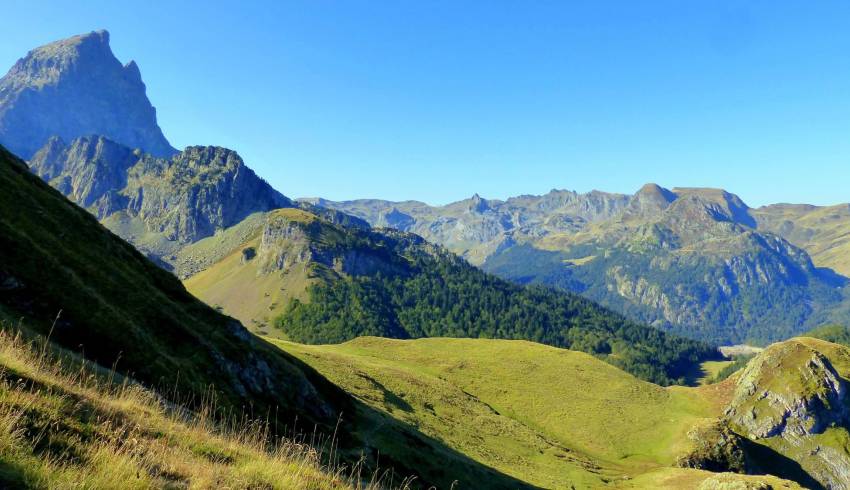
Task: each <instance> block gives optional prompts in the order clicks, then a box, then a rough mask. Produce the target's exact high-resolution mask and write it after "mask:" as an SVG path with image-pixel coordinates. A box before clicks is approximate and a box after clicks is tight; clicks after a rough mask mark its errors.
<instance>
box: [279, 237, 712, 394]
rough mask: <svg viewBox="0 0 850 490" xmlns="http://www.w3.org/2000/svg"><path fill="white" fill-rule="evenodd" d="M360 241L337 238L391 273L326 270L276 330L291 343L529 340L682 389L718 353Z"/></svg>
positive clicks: (408, 250) (451, 261)
mask: <svg viewBox="0 0 850 490" xmlns="http://www.w3.org/2000/svg"><path fill="white" fill-rule="evenodd" d="M346 235H348V234H346ZM358 235H359V236H357V237H353V238H349V237H344V236H336V237H335V243H334V244H333V248H334V249H335V250H336V253H337V254H338V255H344V254H343V253H342V251H343V250H348V254H347V255H346V256H347V257H351V256H352V254H351V253H350V252H351V250H352V248H351V247H356V248H355V250H357V252H358V253H357V254H355V255H356V256H358V257H359V259H358V260H359V261H360V262H366V263H375V262H376V260H375V259H376V258H377V259H380V262H381V263H382V264H386V265H385V266H382V267H377V268H376V271H373V273H363V274H359V275H358V274H334V273H332V272H331V271H328V270H323V271H317V275H320V276H322V277H328V276H331V275H332V276H333V277H332V278H329V279H326V280H323V281H319V282H318V283H317V284H314V285H313V286H311V287H310V289H309V297H310V300H309V302H300V301H297V300H294V301H292V303H290V305H289V306H288V308H287V309H286V311H285V312H284V314H283V315H281V316H280V317H279V318H278V319H277V321H276V325H277V326H278V327H279V328H282V329H283V330H284V331H285V333H286V334H287V335H288V336H289V338H291V339H292V340H295V341H298V342H305V343H336V342H343V341H345V340H349V339H352V338H354V337H357V336H361V335H375V336H383V337H393V338H418V337H472V338H500V339H522V340H530V341H535V342H540V343H544V344H548V345H553V346H558V347H565V348H570V349H574V350H580V351H584V352H588V353H591V354H594V355H596V356H599V357H600V358H602V359H604V360H607V361H608V362H610V363H611V364H614V365H616V366H618V367H621V368H623V369H624V370H626V371H628V372H630V373H632V374H634V375H636V376H638V377H640V378H643V379H646V380H649V381H653V382H656V383H659V384H671V383H681V382H683V378H682V375H683V373H684V372H685V371H686V370H687V368H688V367H689V366H691V365H692V364H693V363H694V362H697V361H699V360H700V359H704V358H707V357H710V356H712V355H713V354H714V350H713V349H712V348H711V347H710V346H708V345H707V344H703V343H700V342H695V341H692V340H687V339H684V338H680V337H676V336H672V335H667V334H665V333H664V332H661V331H659V330H657V329H654V328H651V327H648V326H645V325H641V324H637V323H634V322H631V321H628V320H626V319H625V318H623V317H622V316H620V315H618V314H615V313H613V312H611V311H609V310H607V309H605V308H603V307H601V306H599V305H597V304H595V303H593V302H592V301H589V300H587V299H584V298H582V297H580V296H577V295H574V294H570V293H564V292H557V291H554V290H551V289H549V288H545V287H541V286H532V287H522V286H518V285H515V284H512V283H509V282H507V281H504V280H502V279H499V278H497V277H495V276H492V275H489V274H486V273H484V272H482V271H481V270H479V269H477V268H474V267H472V266H470V265H469V264H467V263H466V262H465V261H463V260H461V259H458V258H457V257H455V256H453V255H451V254H448V253H447V252H445V251H443V250H441V249H438V248H436V247H434V246H432V245H428V244H424V243H422V242H419V241H416V240H410V238H409V237H410V235H406V236H405V235H403V234H399V233H395V234H394V236H387V235H380V234H377V233H369V234H368V235H369V236H368V238H367V239H366V240H364V237H365V236H366V233H365V232H364V233H359V234H358ZM325 242H327V240H325ZM425 249H427V251H425ZM363 257H370V259H369V260H366V259H364V258H363ZM349 260H353V259H349ZM402 265H403V266H402Z"/></svg>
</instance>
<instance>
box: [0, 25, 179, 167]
mask: <svg viewBox="0 0 850 490" xmlns="http://www.w3.org/2000/svg"><path fill="white" fill-rule="evenodd" d="M145 92H146V88H145V84H144V83H143V82H142V77H141V73H140V72H139V67H138V66H137V65H136V63H135V62H134V61H130V62H129V63H127V64H126V65H122V64H121V62H119V61H118V59H117V58H115V56H114V55H113V54H112V50H111V49H110V47H109V33H108V32H106V31H96V32H91V33H88V34H83V35H80V36H74V37H71V38H69V39H65V40H62V41H57V42H54V43H51V44H47V45H45V46H41V47H39V48H36V49H34V50H32V51H30V52H29V53H28V54H27V55H26V56H25V57H24V58H22V59H20V60H18V62H17V63H15V65H14V66H13V67H12V68H11V69H10V70H9V72H8V73H7V74H6V75H5V76H4V77H3V78H2V79H0V143H2V144H3V145H4V146H6V147H7V148H9V149H10V150H11V151H12V152H13V153H15V154H17V155H19V156H21V157H23V158H25V159H29V158H30V157H32V155H33V154H34V153H35V152H36V151H37V150H38V149H39V148H41V147H42V146H43V145H44V144H45V142H46V141H47V140H48V139H49V138H50V137H51V136H58V137H60V138H62V139H63V140H65V141H71V140H73V139H75V138H78V137H80V136H88V135H92V134H97V135H104V136H106V137H107V138H109V139H111V140H114V141H117V142H119V143H121V144H123V145H125V146H128V147H130V148H141V149H142V150H143V151H145V152H147V153H150V154H152V155H155V156H158V157H168V156H171V155H172V154H174V153H175V152H176V150H175V149H174V148H172V147H171V145H170V144H169V143H168V141H167V140H166V139H165V136H163V134H162V131H161V130H160V128H159V126H158V125H157V120H156V110H155V109H154V107H153V106H152V105H151V103H150V101H149V100H148V98H147V95H146V93H145Z"/></svg>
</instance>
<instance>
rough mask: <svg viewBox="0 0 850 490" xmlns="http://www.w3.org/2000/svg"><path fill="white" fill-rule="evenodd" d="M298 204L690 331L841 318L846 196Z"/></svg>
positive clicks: (736, 332) (724, 335) (733, 338)
mask: <svg viewBox="0 0 850 490" xmlns="http://www.w3.org/2000/svg"><path fill="white" fill-rule="evenodd" d="M302 202H310V203H312V204H315V205H318V206H323V207H328V208H333V209H337V210H340V211H342V212H345V213H348V214H352V215H354V216H357V217H360V218H362V219H364V220H366V221H368V222H369V223H371V224H372V225H374V226H386V227H392V228H395V229H399V230H404V231H411V232H414V233H418V234H420V235H422V236H423V237H425V238H426V239H428V240H431V241H434V242H435V243H440V244H442V245H444V246H445V247H447V248H448V249H449V250H451V251H453V252H455V253H457V254H459V255H461V256H463V257H466V258H467V260H469V261H470V262H472V263H475V264H478V265H479V266H481V267H482V268H483V269H484V270H486V271H489V272H493V273H495V274H497V275H500V276H502V277H505V278H508V279H511V280H514V281H517V282H519V283H523V284H527V283H542V284H546V285H550V286H554V287H557V288H561V289H564V290H568V291H574V292H579V293H581V294H583V295H585V296H587V297H589V298H592V299H594V300H597V301H599V302H601V303H602V304H605V305H607V306H610V307H612V308H614V309H616V310H618V311H621V312H623V313H625V314H626V315H627V316H631V317H632V318H635V319H638V320H642V321H646V322H649V323H652V324H654V325H656V326H658V327H660V328H664V329H669V330H672V331H674V332H677V333H681V334H684V335H687V336H691V337H695V338H703V339H708V340H712V341H715V342H720V343H737V342H745V341H750V342H769V341H775V340H780V339H782V338H787V337H790V336H793V335H794V334H798V333H800V332H802V331H805V330H806V329H807V328H810V327H812V326H816V325H819V324H821V323H824V322H829V321H846V320H847V318H848V301H847V295H846V293H845V291H844V288H843V286H844V285H845V284H846V283H847V282H848V279H847V278H846V277H845V276H843V275H842V274H841V273H847V272H848V268H847V267H848V263H847V259H846V255H844V254H842V253H841V251H842V250H846V249H847V248H848V247H850V219H848V218H850V206H848V205H846V204H845V205H840V206H834V207H829V208H819V207H816V206H794V205H774V206H767V207H763V208H759V209H751V208H750V207H748V206H747V205H746V204H745V203H744V202H743V201H742V200H741V199H740V198H739V197H738V196H736V195H734V194H731V193H729V192H727V191H724V190H722V189H703V188H675V189H672V190H670V189H665V188H662V187H660V186H658V185H654V184H647V185H645V186H644V187H642V188H641V189H640V190H639V191H638V192H636V193H635V194H634V195H623V194H610V193H604V192H599V191H593V192H590V193H587V194H578V193H576V192H570V191H562V190H553V191H551V192H549V193H548V194H545V195H543V196H518V197H514V198H509V199H507V200H504V201H501V200H488V199H483V198H481V197H480V196H478V195H475V196H473V197H472V198H470V199H466V200H463V201H459V202H455V203H451V204H448V205H445V206H429V205H426V204H424V203H421V202H416V201H405V202H390V201H381V200H374V199H369V200H366V199H364V200H356V201H344V202H334V201H329V200H326V199H303V200H302ZM808 251H811V253H812V256H814V257H815V260H816V262H814V261H813V260H812V258H811V256H810V255H809V252H808Z"/></svg>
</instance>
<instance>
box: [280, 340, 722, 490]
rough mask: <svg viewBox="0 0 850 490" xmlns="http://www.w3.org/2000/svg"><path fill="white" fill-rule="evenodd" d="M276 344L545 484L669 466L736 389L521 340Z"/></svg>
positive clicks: (586, 482) (374, 400) (462, 447)
mask: <svg viewBox="0 0 850 490" xmlns="http://www.w3.org/2000/svg"><path fill="white" fill-rule="evenodd" d="M275 343H276V344H277V345H280V346H281V347H282V348H283V349H284V350H286V351H287V352H290V353H292V354H294V355H295V356H297V357H299V358H301V359H302V360H304V361H305V362H307V363H308V364H310V365H311V366H313V367H314V368H316V369H317V370H318V371H319V372H321V373H322V374H324V375H325V376H327V377H328V378H329V379H331V380H332V381H333V382H335V383H337V384H338V385H340V386H341V387H343V388H344V389H346V390H347V391H349V392H351V393H353V394H355V395H356V396H358V397H359V398H361V399H363V400H364V401H366V402H367V403H368V404H370V405H372V406H375V407H377V408H380V409H382V410H385V411H386V412H388V413H390V414H391V415H392V416H393V417H396V418H398V419H400V420H403V421H405V422H408V423H410V424H411V425H414V426H416V427H418V428H419V429H420V430H421V431H422V432H424V433H425V434H428V435H430V436H432V437H434V438H435V439H439V440H442V441H444V442H445V443H446V444H447V445H448V446H450V447H453V448H455V449H456V450H458V451H459V452H462V453H464V454H466V455H468V456H470V457H471V458H473V459H475V460H477V461H479V462H481V463H484V464H486V465H488V466H491V467H493V468H495V469H497V470H499V471H502V472H504V473H506V474H508V475H511V476H514V477H517V478H520V479H523V480H526V481H528V482H529V483H532V484H534V485H539V486H543V487H556V488H563V487H568V486H569V485H575V486H576V487H579V488H587V487H595V486H599V485H603V484H606V483H617V482H619V483H624V482H627V481H629V479H631V478H633V477H635V476H636V475H639V474H642V473H645V472H648V471H654V470H656V469H658V468H661V467H666V466H673V465H674V464H675V462H676V458H677V456H679V455H680V454H682V453H683V452H685V451H687V449H688V447H687V444H688V443H687V442H686V441H687V440H688V438H687V437H686V433H687V432H688V430H689V429H691V428H692V427H693V426H695V425H698V424H700V423H702V422H704V421H707V420H709V419H711V418H713V417H718V416H719V415H720V414H721V412H722V405H723V404H724V402H725V401H726V400H727V398H728V391H729V390H728V384H721V385H716V386H709V387H703V388H699V389H693V388H691V389H689V388H681V387H677V388H662V387H659V386H657V385H654V384H651V383H646V382H643V381H640V380H638V379H636V378H634V377H633V376H631V375H629V374H627V373H625V372H623V371H621V370H619V369H617V368H615V367H613V366H610V365H608V364H606V363H604V362H602V361H600V360H598V359H596V358H594V357H592V356H590V355H587V354H584V353H580V352H575V351H569V350H564V349H558V348H554V347H548V346H544V345H540V344H535V343H532V342H525V341H505V340H481V339H474V340H473V339H446V338H441V339H420V340H412V341H403V340H389V339H380V338H370V337H361V338H359V339H356V340H353V341H350V342H347V343H345V344H341V345H323V346H305V345H300V344H294V343H289V342H281V341H276V342H275ZM376 430H380V428H378V429H376ZM367 439H368V437H367Z"/></svg>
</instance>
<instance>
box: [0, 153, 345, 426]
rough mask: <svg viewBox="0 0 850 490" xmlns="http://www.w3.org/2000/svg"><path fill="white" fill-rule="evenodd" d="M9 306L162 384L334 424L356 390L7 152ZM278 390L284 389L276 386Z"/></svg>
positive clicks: (2, 178)
mask: <svg viewBox="0 0 850 490" xmlns="http://www.w3.org/2000/svg"><path fill="white" fill-rule="evenodd" d="M0 186H1V187H2V188H3V189H4V192H2V193H0V209H2V210H3V213H2V214H0V283H2V284H3V288H2V290H0V305H2V307H3V308H4V309H6V310H7V311H8V312H10V313H11V314H13V315H23V316H26V317H28V318H31V319H32V320H33V323H32V325H33V326H34V327H35V328H36V329H38V330H39V331H41V332H42V333H46V332H47V331H48V329H49V328H50V325H51V322H52V319H53V318H54V317H56V315H57V313H58V312H59V311H60V310H61V312H62V313H61V316H60V318H59V320H58V321H57V322H56V326H55V329H54V331H53V334H52V338H53V339H55V340H56V341H58V342H59V343H61V344H63V345H65V346H67V347H68V348H70V349H73V350H77V351H84V352H85V355H86V357H88V358H90V359H92V360H94V361H96V362H99V363H100V364H103V365H107V366H110V365H112V364H113V363H116V362H117V367H118V369H119V370H121V371H123V372H126V371H132V372H133V375H134V377H136V378H138V379H139V380H141V381H143V382H146V383H149V384H152V385H159V384H163V385H171V386H174V385H175V384H176V387H177V388H178V389H179V391H181V392H185V393H202V392H204V390H206V389H207V388H208V387H209V386H210V385H215V386H216V389H217V390H218V392H219V394H220V397H221V402H222V403H223V404H230V405H232V406H235V407H239V406H242V405H243V404H245V403H247V401H248V400H250V401H251V403H253V404H254V406H255V407H256V408H258V409H262V410H265V409H267V408H272V407H279V408H280V409H281V410H283V411H284V412H285V413H287V414H289V416H290V417H293V418H294V417H295V416H296V414H297V415H300V416H301V417H306V418H308V419H309V420H311V421H315V422H322V423H324V424H328V425H331V426H332V424H333V423H334V419H335V418H336V414H337V413H338V410H340V409H343V408H344V407H345V406H346V401H345V400H346V397H345V396H344V395H343V394H341V393H340V392H338V390H336V389H334V388H333V387H332V386H330V385H329V384H328V383H327V382H326V381H324V380H323V379H321V377H319V376H315V375H314V374H312V373H310V372H309V370H308V371H305V370H303V369H302V367H301V366H300V365H299V363H298V362H296V361H294V360H292V359H290V358H288V357H287V356H283V355H280V353H279V352H276V351H275V350H273V349H268V348H266V347H265V346H264V344H263V343H260V342H256V341H254V340H253V339H252V338H251V336H250V334H249V333H248V332H247V331H246V330H245V329H244V328H243V327H242V326H241V325H239V323H237V322H235V321H234V320H232V319H230V318H228V317H226V316H224V315H221V314H219V313H217V312H215V311H214V310H213V309H211V308H209V307H208V306H206V305H204V304H203V303H201V302H200V301H197V300H196V299H195V298H193V297H192V296H191V295H190V294H189V293H188V292H186V290H185V289H184V288H183V286H182V285H181V284H180V282H179V281H178V280H177V279H176V278H175V277H174V276H173V275H171V274H169V273H167V272H165V271H164V270H162V269H160V268H158V267H156V266H155V265H154V264H152V263H151V262H149V261H148V260H147V259H145V258H144V257H143V256H142V255H141V254H140V253H139V252H137V251H136V250H135V249H134V248H133V247H132V246H130V245H128V244H126V243H125V242H123V241H122V240H120V239H119V238H117V237H116V236H115V235H113V234H111V233H109V232H108V231H106V230H105V229H104V228H103V227H102V226H101V225H100V224H99V223H97V221H96V220H95V219H94V217H92V216H91V215H90V214H89V213H87V212H86V211H84V210H83V209H81V208H78V207H76V206H74V205H73V204H71V203H70V202H68V200H67V199H65V197H63V196H62V195H61V194H59V193H58V192H56V191H55V190H53V189H51V188H50V187H49V186H47V185H46V184H44V183H43V182H42V181H41V180H40V179H39V178H38V177H36V176H35V175H33V174H31V173H30V172H29V170H28V169H27V167H26V165H25V164H24V163H23V162H21V161H20V160H17V159H16V158H15V157H13V156H12V155H10V154H9V153H7V152H6V151H5V150H2V149H0ZM273 387H275V389H274V390H270V388H273Z"/></svg>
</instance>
